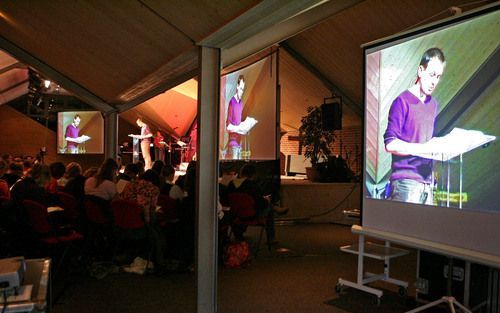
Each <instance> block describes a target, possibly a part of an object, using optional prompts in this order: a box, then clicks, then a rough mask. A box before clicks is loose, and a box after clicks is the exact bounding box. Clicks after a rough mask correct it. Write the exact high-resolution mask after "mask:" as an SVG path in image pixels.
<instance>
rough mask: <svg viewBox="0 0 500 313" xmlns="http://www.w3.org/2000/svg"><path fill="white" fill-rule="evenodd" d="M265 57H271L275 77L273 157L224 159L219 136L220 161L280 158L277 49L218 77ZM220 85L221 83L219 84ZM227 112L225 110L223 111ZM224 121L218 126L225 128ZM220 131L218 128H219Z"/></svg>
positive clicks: (256, 160)
mask: <svg viewBox="0 0 500 313" xmlns="http://www.w3.org/2000/svg"><path fill="white" fill-rule="evenodd" d="M266 58H271V62H273V60H274V62H273V63H274V64H273V66H274V70H275V79H274V86H275V87H274V88H275V110H274V121H275V125H276V126H275V127H274V139H275V140H274V158H271V157H270V158H252V157H250V158H249V159H243V158H241V159H239V160H232V159H226V158H222V157H221V154H220V151H221V150H220V145H221V144H222V141H223V140H221V139H222V138H220V136H219V141H220V143H219V147H218V153H219V160H220V161H221V162H227V161H250V162H262V161H273V160H279V159H280V115H279V112H280V111H281V109H280V107H281V104H280V101H281V88H280V83H279V81H280V80H279V49H276V50H273V51H271V52H269V53H267V54H265V55H262V56H260V57H259V58H257V59H255V60H252V61H251V62H248V63H244V64H243V65H241V66H239V67H236V68H234V69H231V70H230V71H228V72H225V73H224V74H221V77H220V80H221V81H222V79H223V78H224V77H226V76H228V75H231V74H234V73H236V72H239V71H242V70H244V69H246V68H249V67H251V66H253V65H254V64H256V63H258V62H260V61H263V60H264V59H266ZM221 85H222V84H221ZM221 89H222V88H221ZM221 106H222V102H220V103H219V108H221ZM225 113H226V114H227V112H225ZM225 118H227V115H226V116H225ZM225 123H226V120H225V119H223V120H220V121H219V128H225ZM219 131H220V129H219Z"/></svg>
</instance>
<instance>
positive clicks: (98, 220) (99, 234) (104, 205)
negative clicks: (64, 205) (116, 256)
mask: <svg viewBox="0 0 500 313" xmlns="http://www.w3.org/2000/svg"><path fill="white" fill-rule="evenodd" d="M83 208H84V211H85V221H84V223H85V224H86V225H85V226H86V228H87V238H88V243H89V248H90V249H91V253H92V254H93V255H94V256H95V257H97V258H102V259H105V260H109V259H110V257H111V254H112V251H113V249H112V246H113V243H112V242H113V240H114V238H113V216H112V212H111V204H110V202H109V201H106V200H104V199H102V198H99V197H96V196H91V195H85V197H84V200H83Z"/></svg>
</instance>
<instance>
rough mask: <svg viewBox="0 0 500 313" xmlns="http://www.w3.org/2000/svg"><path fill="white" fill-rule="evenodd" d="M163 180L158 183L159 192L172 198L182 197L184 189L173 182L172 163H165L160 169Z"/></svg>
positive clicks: (173, 171) (173, 170)
mask: <svg viewBox="0 0 500 313" xmlns="http://www.w3.org/2000/svg"><path fill="white" fill-rule="evenodd" d="M161 173H162V175H161V176H162V177H164V178H165V179H164V181H162V182H161V184H160V194H161V195H168V196H169V197H170V198H172V199H182V198H184V190H183V189H182V188H181V187H180V186H179V185H177V184H174V177H175V169H174V167H173V166H172V165H165V166H164V167H163V169H162V171H161Z"/></svg>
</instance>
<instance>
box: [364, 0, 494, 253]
mask: <svg viewBox="0 0 500 313" xmlns="http://www.w3.org/2000/svg"><path fill="white" fill-rule="evenodd" d="M499 7H500V6H499V5H498V3H497V4H494V5H489V6H485V7H483V8H482V9H479V10H476V11H474V12H471V13H467V14H463V15H461V16H458V17H455V18H451V19H447V20H444V21H442V22H438V23H436V24H433V25H430V26H424V27H422V28H419V29H416V30H411V31H409V32H406V33H404V34H400V35H397V36H395V37H392V38H387V39H383V40H380V41H377V42H374V43H370V44H367V45H365V46H364V47H363V48H364V58H365V60H364V61H365V69H364V70H365V73H364V74H365V76H364V77H365V81H364V85H365V94H364V96H365V120H364V127H365V130H364V133H365V143H364V175H363V184H364V191H363V199H362V204H363V205H362V208H363V213H362V226H363V227H367V228H371V229H376V230H380V231H384V232H390V233H394V234H400V235H404V236H409V237H412V238H417V239H422V240H428V241H431V242H435V243H440V244H446V245H450V246H453V247H458V248H463V249H468V250H471V251H475V252H479V253H485V254H488V255H491V256H495V257H498V256H500V244H499V242H500V204H499V203H500V200H499V195H500V194H499V191H500V175H499V171H500V144H499V142H498V138H499V136H500V122H498V120H499V118H500V103H499V100H498V99H500V80H499V79H498V74H499V72H500V48H499V42H500V11H499ZM430 48H439V50H440V51H442V53H443V54H444V57H445V62H444V63H443V66H442V68H441V70H440V69H439V66H438V65H436V64H439V62H437V61H435V62H434V63H432V64H434V65H432V66H431V63H430V62H429V63H428V65H426V66H421V64H423V63H422V62H421V59H422V56H423V55H424V53H425V52H426V51H428V50H429V49H430ZM432 58H436V60H438V59H439V58H438V57H432ZM432 58H431V60H432ZM441 63H442V62H441ZM435 66H437V69H436V67H435ZM427 69H429V70H427ZM431 69H432V71H433V72H432V73H431ZM419 73H420V75H422V76H418V75H419ZM425 75H428V76H425ZM419 77H420V80H419ZM426 77H437V78H438V79H439V81H438V82H439V83H436V84H437V85H432V88H431V87H429V88H430V89H425V88H427V87H425V86H426V85H425V84H426ZM415 84H419V87H420V89H419V91H418V92H417V96H418V95H420V96H423V99H424V100H423V102H419V98H418V97H417V96H414V94H413V93H412V91H415V90H417V89H415V88H414V86H415ZM412 88H413V89H412ZM425 90H427V91H425ZM427 93H429V95H427ZM396 99H398V100H396ZM415 99H416V100H415ZM431 99H433V100H432V101H435V102H432V101H431ZM432 103H434V107H435V110H434V111H432V110H431V108H432V107H431V105H432ZM391 108H392V109H391ZM428 112H434V113H428ZM422 120H426V122H425V123H421V122H420V121H422ZM432 121H434V125H432ZM426 125H427V126H428V125H430V126H431V127H433V129H430V130H429V129H426V128H425V127H427V126H426ZM394 129H397V130H394ZM411 129H414V130H415V129H417V130H415V132H419V134H421V133H424V132H427V134H428V133H429V132H432V133H433V135H432V136H431V137H438V139H440V140H441V141H433V142H438V143H441V144H437V145H433V146H432V147H434V148H433V149H435V150H433V152H435V151H438V150H439V151H441V150H446V149H448V148H449V149H450V150H453V151H454V153H455V152H456V153H455V154H452V153H451V152H450V153H449V155H448V156H449V159H448V158H447V157H446V156H445V155H443V154H437V153H435V155H429V154H426V157H425V158H423V159H424V160H422V158H414V156H415V154H410V155H408V154H401V152H400V151H401V150H398V151H397V152H394V151H395V150H391V149H392V147H394V146H391V149H389V150H391V151H393V153H390V152H388V151H387V150H386V144H389V143H390V142H391V141H394V140H395V139H394V138H402V137H403V136H407V137H404V138H411V139H408V142H411V143H417V144H425V143H427V142H430V141H431V140H433V139H434V138H433V139H430V137H426V138H423V137H419V136H413V134H414V133H411V132H410V130H411ZM424 129H425V130H424ZM454 129H455V130H454ZM457 129H458V130H457ZM462 130H465V131H462ZM467 131H472V132H467ZM479 132H481V133H479ZM410 133H411V136H410V135H408V134H410ZM450 133H453V134H451V135H449V134H450ZM395 134H396V135H395ZM457 134H458V135H457ZM446 135H448V136H447V137H445V136H446ZM452 135H456V136H452ZM483 135H484V136H483ZM399 136H401V137H399ZM481 136H483V137H481ZM417 137H418V138H417ZM439 137H443V138H439ZM472 137H474V138H472ZM476 137H477V138H479V137H481V139H485V138H486V139H485V141H484V142H482V141H481V140H480V139H477V138H476ZM476 139H477V141H475V143H476V144H477V146H476V147H474V145H473V143H472V141H474V140H476ZM405 140H406V139H405ZM469 141H471V143H469ZM486 141H487V143H486ZM400 147H401V146H398V148H400ZM420 147H421V146H420ZM427 147H429V146H427ZM414 148H415V146H414V145H413V146H412V148H411V149H414ZM462 148H463V150H461V149H462ZM408 149H409V148H408ZM408 151H409V150H408ZM412 151H413V150H412ZM459 152H462V153H461V154H460V153H459ZM457 153H458V154H457ZM436 155H438V156H436ZM433 158H435V159H433ZM428 160H431V161H430V162H428ZM424 167H425V168H428V169H430V171H427V173H425V174H422V173H423V172H424V171H423V169H424ZM415 173H418V175H417V174H415ZM414 174H415V176H413V175H414ZM408 177H409V178H408ZM422 177H426V179H430V181H428V180H424V181H421V180H420V179H422ZM402 179H409V180H412V181H418V183H419V186H421V185H422V183H424V184H427V186H429V187H430V190H431V191H430V192H428V193H426V195H428V196H429V197H427V196H426V197H424V198H425V199H424V200H422V199H423V198H421V197H419V198H418V200H415V198H412V197H411V196H407V197H406V198H404V199H406V200H401V197H399V198H398V195H396V194H395V192H396V190H398V191H401V190H403V189H401V188H403V184H402V183H401V182H402ZM395 181H397V183H396V184H394V182H395ZM407 182H408V180H406V181H405V184H404V186H412V185H411V184H410V185H408V184H407ZM397 184H400V185H399V186H397ZM407 188H409V189H407V190H410V191H412V192H413V191H414V190H415V189H411V188H414V187H407ZM399 196H401V193H400V194H399ZM410 199H411V200H410Z"/></svg>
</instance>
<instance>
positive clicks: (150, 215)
mask: <svg viewBox="0 0 500 313" xmlns="http://www.w3.org/2000/svg"><path fill="white" fill-rule="evenodd" d="M159 185H160V179H159V176H158V174H157V173H156V172H155V171H153V170H151V169H149V170H147V171H146V172H145V173H144V175H142V176H140V177H139V179H136V180H135V181H133V182H130V183H129V184H127V185H126V186H125V189H124V190H123V192H122V193H121V194H120V198H122V199H125V200H129V201H133V202H136V203H138V204H139V206H140V207H141V208H142V210H143V216H144V221H145V222H146V224H147V226H148V232H149V238H150V240H151V243H152V245H153V253H154V263H155V270H158V269H159V268H160V267H162V266H163V265H164V250H165V238H164V236H163V235H162V233H161V230H160V229H159V225H158V221H157V219H156V215H155V211H156V204H157V201H158V195H159V194H160V188H159V187H158V186H159Z"/></svg>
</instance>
